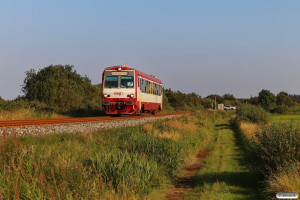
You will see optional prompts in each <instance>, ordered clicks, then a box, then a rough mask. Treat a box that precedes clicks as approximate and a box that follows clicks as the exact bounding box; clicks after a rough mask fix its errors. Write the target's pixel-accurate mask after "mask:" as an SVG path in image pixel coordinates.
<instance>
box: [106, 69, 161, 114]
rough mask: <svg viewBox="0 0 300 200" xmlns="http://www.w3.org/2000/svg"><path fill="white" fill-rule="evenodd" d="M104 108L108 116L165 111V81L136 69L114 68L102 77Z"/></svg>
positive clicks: (107, 70)
mask: <svg viewBox="0 0 300 200" xmlns="http://www.w3.org/2000/svg"><path fill="white" fill-rule="evenodd" d="M102 87H103V99H102V109H103V110H104V111H105V113H106V114H118V115H120V114H130V115H132V114H140V113H145V112H149V113H153V114H154V113H156V112H158V111H161V110H162V101H163V87H162V82H161V81H160V80H159V79H158V78H156V77H154V76H151V75H148V74H145V73H143V72H140V71H138V70H136V69H133V68H129V67H127V66H126V67H122V66H112V67H108V68H106V69H105V70H104V72H103V74H102Z"/></svg>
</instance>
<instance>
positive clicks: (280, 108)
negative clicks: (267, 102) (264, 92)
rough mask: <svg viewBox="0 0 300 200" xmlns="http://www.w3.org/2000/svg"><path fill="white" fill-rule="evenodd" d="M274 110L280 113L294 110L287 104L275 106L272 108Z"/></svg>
mask: <svg viewBox="0 0 300 200" xmlns="http://www.w3.org/2000/svg"><path fill="white" fill-rule="evenodd" d="M272 112H275V113H278V114H288V113H291V112H292V110H291V109H290V108H289V107H288V106H286V105H280V106H277V107H276V108H274V109H273V110H272Z"/></svg>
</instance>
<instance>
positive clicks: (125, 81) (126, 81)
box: [121, 76, 134, 88]
mask: <svg viewBox="0 0 300 200" xmlns="http://www.w3.org/2000/svg"><path fill="white" fill-rule="evenodd" d="M133 83H134V81H133V76H121V87H122V88H124V87H126V88H131V87H133V86H134V84H133Z"/></svg>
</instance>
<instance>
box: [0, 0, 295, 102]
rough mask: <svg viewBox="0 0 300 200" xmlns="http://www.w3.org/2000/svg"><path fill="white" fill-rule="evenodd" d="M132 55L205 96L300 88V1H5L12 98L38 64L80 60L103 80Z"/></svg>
mask: <svg viewBox="0 0 300 200" xmlns="http://www.w3.org/2000/svg"><path fill="white" fill-rule="evenodd" d="M126 62H128V63H129V66H131V67H134V68H136V69H139V70H141V71H143V72H146V73H149V74H154V75H156V76H158V77H159V78H160V79H161V80H162V81H163V83H164V86H165V87H166V88H172V89H174V90H180V91H183V92H192V91H193V92H196V93H198V94H200V95H201V96H202V97H205V96H207V95H209V94H214V93H217V94H220V95H223V94H224V93H232V94H234V95H235V96H236V97H250V96H251V95H253V96H255V95H257V94H258V92H259V91H261V89H269V90H271V91H272V92H273V93H275V94H276V93H278V92H279V91H286V92H288V93H293V94H294V93H295V94H300V1H298V0H288V1H283V0H251V1H246V0H245V1H241V0H219V1H217V0H209V1H200V0H197V1H182V0H181V1H174V0H169V1H167V0H160V1H155V0H154V1H138V0H136V1H131V0H126V1H125V0H123V1H121V0H120V1H117V0H115V1H107V0H106V1H96V0H95V1H92V0H87V1H82V0H51V1H46V0H26V1H24V0H19V1H16V0H1V1H0V69H1V71H0V96H1V97H2V98H4V99H13V98H15V97H17V96H18V95H21V94H22V93H21V92H20V91H21V86H20V85H22V83H23V80H24V77H25V74H24V72H25V71H26V70H29V69H31V68H33V69H37V70H38V69H41V68H43V67H46V66H48V65H50V64H73V65H74V66H75V69H76V70H77V71H78V72H79V73H80V74H82V75H87V76H88V77H90V79H91V80H92V82H93V83H94V84H96V83H100V82H101V73H102V71H103V69H104V68H105V67H108V66H112V65H122V64H124V63H126Z"/></svg>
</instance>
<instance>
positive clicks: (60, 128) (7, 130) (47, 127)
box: [0, 115, 180, 136]
mask: <svg viewBox="0 0 300 200" xmlns="http://www.w3.org/2000/svg"><path fill="white" fill-rule="evenodd" d="M178 116H180V115H163V116H153V117H141V118H130V119H128V118H124V119H120V118H118V119H117V120H114V119H113V118H112V119H111V120H105V121H87V122H73V123H71V122H69V123H64V124H42V125H31V126H24V125H21V126H13V127H10V126H8V127H0V135H3V134H5V135H19V136H24V135H47V134H59V133H84V132H93V131H98V130H104V129H113V128H122V127H128V126H137V125H140V124H144V123H147V122H151V121H155V120H158V119H169V118H173V117H178Z"/></svg>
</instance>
